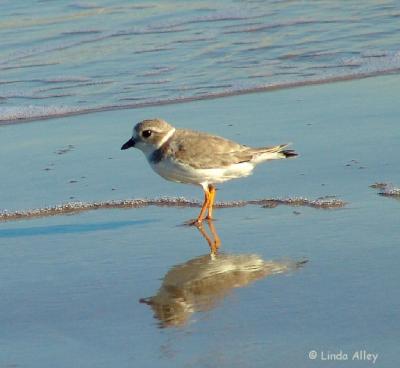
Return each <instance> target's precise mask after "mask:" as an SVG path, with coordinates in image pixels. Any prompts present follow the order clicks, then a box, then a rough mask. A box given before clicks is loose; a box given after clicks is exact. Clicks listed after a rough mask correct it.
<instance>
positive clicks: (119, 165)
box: [0, 76, 400, 368]
mask: <svg viewBox="0 0 400 368" xmlns="http://www.w3.org/2000/svg"><path fill="white" fill-rule="evenodd" d="M399 86H400V80H399V77H398V76H386V77H380V78H370V79H365V80H361V81H352V82H343V83H336V84H331V85H319V86H308V87H303V88H298V89H292V90H289V89H288V90H282V91H274V92H273V93H259V94H251V95H242V96H235V97H229V98H225V99H218V100H213V101H211V100H208V101H200V102H192V103H187V104H180V105H170V106H162V107H157V108H151V109H150V108H148V109H138V110H123V111H122V110H121V111H112V112H102V113H96V114H89V115H85V116H74V117H67V118H63V119H57V120H47V121H41V122H36V123H32V124H18V125H7V126H2V127H1V128H0V150H1V151H0V159H1V165H0V177H1V179H2V180H1V181H0V203H1V205H0V206H1V208H0V209H1V210H4V209H8V210H10V211H13V210H20V209H29V208H39V207H43V206H52V205H55V204H59V203H64V202H68V201H70V200H82V201H87V202H91V201H101V200H112V199H115V200H117V199H126V198H143V197H145V198H157V197H160V196H184V197H185V198H189V199H190V198H194V199H200V198H201V196H202V194H201V190H200V189H199V188H196V187H191V186H185V185H179V184H174V183H169V182H167V181H164V180H163V179H161V178H159V177H158V176H156V175H155V174H154V173H153V172H152V171H151V169H150V168H149V167H148V164H147V163H146V162H145V160H144V158H143V156H142V155H141V153H140V152H138V151H134V150H130V151H123V152H122V151H120V146H121V144H122V143H123V142H124V141H125V140H126V139H127V138H128V137H129V135H130V132H131V127H132V125H133V122H135V121H138V120H140V119H142V118H145V117H148V116H154V115H158V116H162V117H164V118H166V119H167V120H170V121H171V122H173V123H174V124H175V125H177V126H182V127H183V126H185V127H188V128H195V129H202V130H206V131H211V132H214V133H217V134H221V135H224V136H226V137H229V138H232V139H236V140H238V141H240V142H242V143H246V144H251V145H255V146H257V145H262V144H273V143H283V142H285V141H292V142H294V144H293V148H295V149H296V150H297V151H298V152H299V153H300V154H301V156H300V157H299V158H297V159H295V160H286V161H279V162H271V163H269V164H265V165H262V166H260V167H258V168H257V169H256V171H255V173H254V175H253V176H250V177H248V178H246V179H243V180H237V181H232V182H228V183H226V184H224V185H222V186H221V187H220V190H219V191H218V195H217V200H221V201H229V200H251V199H257V198H266V197H267V198H268V197H277V198H285V197H294V196H304V197H308V198H318V197H320V196H326V195H336V196H337V198H340V199H343V200H346V201H347V202H348V205H347V206H346V207H344V208H341V209H335V210H323V209H316V208H309V207H297V208H292V207H289V206H278V207H276V208H262V207H260V206H246V207H240V208H224V209H217V210H216V211H215V215H216V221H215V223H214V224H215V230H216V232H217V233H218V236H219V237H220V239H221V247H220V252H221V255H222V257H221V261H220V263H218V262H219V260H218V258H217V263H216V264H217V265H222V267H214V265H215V263H212V260H211V259H210V258H209V256H208V253H209V245H208V243H207V241H206V240H205V239H204V238H203V237H202V235H201V234H200V233H199V232H198V231H197V229H196V228H194V227H187V226H181V224H182V223H183V222H184V221H185V220H187V219H189V218H193V217H195V215H196V214H197V212H198V208H190V207H184V208H169V207H162V208H160V207H145V208H134V209H110V210H103V209H101V210H97V211H91V212H82V213H79V214H73V215H62V216H53V217H44V218H37V219H33V220H20V221H11V222H1V223H0V248H1V257H0V280H1V283H0V285H1V294H2V298H1V300H0V325H1V329H0V346H1V349H0V365H3V366H5V367H7V366H29V367H40V368H43V367H53V366H54V365H55V362H56V365H57V367H71V366H85V367H110V366H118V367H121V368H122V367H132V366H143V367H177V366H187V367H215V366H218V367H239V366H240V367H243V366H249V367H260V368H261V367H266V366H273V367H288V366H296V367H310V366H311V365H315V366H321V367H322V366H326V365H328V364H329V365H332V366H338V365H335V364H336V363H337V362H333V363H332V364H330V363H329V362H323V361H321V360H317V361H313V362H311V361H310V360H309V358H308V354H309V352H310V351H311V350H316V351H317V352H318V354H320V352H321V351H324V352H325V353H328V352H332V353H338V352H340V350H342V351H343V352H345V353H348V354H353V353H354V352H355V351H358V350H364V349H365V350H367V351H368V352H370V353H378V354H379V357H378V359H377V361H376V364H375V366H376V367H395V366H396V364H397V361H398V356H397V355H398V354H397V351H398V339H399V334H398V331H400V323H399V318H398V313H397V311H398V310H399V307H400V299H399V295H398V293H397V292H396V291H397V288H398V285H397V284H398V280H399V277H400V271H399V267H398V259H399V247H398V244H399V241H400V237H399V233H398V231H397V228H398V211H399V202H398V201H397V200H395V199H393V198H386V197H382V196H379V195H378V194H377V191H376V190H375V189H372V188H370V185H371V184H373V183H375V182H391V183H393V184H394V185H397V186H399V184H400V172H399V170H398V155H397V154H396V152H397V146H398V142H399V139H400V130H399V127H398V116H399V114H400V111H399V104H398V101H397V100H398V98H397V96H399V94H400V90H399ZM46 169H49V170H46ZM71 197H73V198H72V199H71ZM206 230H207V231H209V229H207V228H206ZM305 260H307V261H308V262H307V263H305V264H303V266H302V267H300V268H296V267H293V266H294V265H296V262H301V261H305ZM242 262H244V264H245V265H247V266H246V267H238V264H239V266H240V265H241V264H243V263H242ZM260 265H261V266H262V265H269V267H272V268H270V269H269V270H270V271H271V272H270V273H268V272H267V273H262V272H261V273H257V270H259V269H260ZM249 266H250V267H249ZM210 267H211V269H210ZM246 269H247V270H249V269H250V270H253V271H254V273H253V274H251V273H245V274H244V273H243V272H244V270H246ZM182 270H184V271H183V273H180V272H181V271H182ZM228 271H233V274H230V273H229V272H228ZM274 271H275V272H274ZM277 271H279V272H277ZM215 274H217V275H222V276H221V277H220V278H218V281H213V280H212V276H214V275H215ZM205 276H207V277H209V279H208V280H207V277H205ZM210 278H211V282H207V281H210ZM204 280H206V281H204ZM213 287H214V288H213ZM152 297H153V299H148V298H152ZM149 300H153V301H154V303H153V304H150V305H147V304H146V303H143V302H146V301H147V302H149ZM141 301H142V302H141ZM182 311H184V312H182ZM173 326H175V327H173ZM160 327H161V328H160ZM350 357H351V355H350ZM341 363H343V365H344V364H348V365H354V366H360V367H361V366H366V365H368V364H369V363H368V362H358V363H357V362H355V361H351V362H350V361H348V362H339V364H341ZM371 365H372V364H371Z"/></svg>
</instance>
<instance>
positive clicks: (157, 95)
mask: <svg viewBox="0 0 400 368" xmlns="http://www.w3.org/2000/svg"><path fill="white" fill-rule="evenodd" d="M0 6H1V12H0V45H1V47H0V121H2V122H10V121H15V120H26V119H35V118H40V117H49V116H60V115H68V114H71V113H81V112H88V111H93V110H108V109H112V108H121V107H137V106H146V105H153V104H160V103H170V102H177V101H185V100H191V99H195V100H196V99H202V98H210V97H213V96H224V95H229V94H236V93H244V92H249V91H254V90H263V89H269V88H281V87H288V86H289V87H290V86H293V85H297V84H311V83H320V82H329V81H333V80H337V79H351V78H360V77H365V76H370V75H376V74H383V73H388V72H398V71H399V69H400V46H399V36H398V35H399V32H400V22H399V19H400V2H398V1H396V0H392V1H379V2H376V1H374V0H365V1H358V0H349V1H345V2H336V1H310V2H304V1H273V0H269V1H264V0H263V1H246V2H240V1H234V0H224V1H218V2H216V1H203V0H202V1H178V0H175V1H141V2H138V1H135V2H132V1H127V0H125V1H121V0H120V1H112V0H99V1H90V2H79V1H66V0H62V1H56V2H53V1H43V0H28V1H13V0H3V1H1V4H0Z"/></svg>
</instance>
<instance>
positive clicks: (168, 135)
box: [157, 128, 175, 148]
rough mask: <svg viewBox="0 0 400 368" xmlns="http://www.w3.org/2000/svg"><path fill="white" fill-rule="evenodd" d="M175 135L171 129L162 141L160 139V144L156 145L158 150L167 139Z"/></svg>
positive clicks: (173, 129)
mask: <svg viewBox="0 0 400 368" xmlns="http://www.w3.org/2000/svg"><path fill="white" fill-rule="evenodd" d="M174 133H175V128H172V129H171V130H170V131H169V132H168V133H167V134H165V136H164V137H163V139H161V141H160V143H159V144H158V146H157V148H160V147H161V146H162V145H163V144H164V143H165V142H166V141H168V139H170V138H171V137H172V135H173V134H174Z"/></svg>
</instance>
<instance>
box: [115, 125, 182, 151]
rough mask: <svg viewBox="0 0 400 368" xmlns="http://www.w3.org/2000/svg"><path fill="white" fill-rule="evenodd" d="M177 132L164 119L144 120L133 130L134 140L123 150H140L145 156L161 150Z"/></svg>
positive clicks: (126, 143)
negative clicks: (132, 148) (133, 148)
mask: <svg viewBox="0 0 400 368" xmlns="http://www.w3.org/2000/svg"><path fill="white" fill-rule="evenodd" d="M174 132H175V128H174V127H173V126H171V125H169V124H168V123H167V122H166V121H164V120H162V119H149V120H143V121H141V122H140V123H138V124H136V125H135V127H134V128H133V134H132V138H131V139H129V140H128V141H127V142H125V143H124V144H123V146H122V147H121V150H126V149H128V148H131V147H135V148H138V149H140V150H141V151H142V152H143V153H144V154H145V155H149V154H151V153H153V152H154V150H156V149H158V148H160V147H161V146H162V145H163V144H164V143H165V142H166V141H167V140H168V139H169V138H170V137H171V136H172V135H173V134H174Z"/></svg>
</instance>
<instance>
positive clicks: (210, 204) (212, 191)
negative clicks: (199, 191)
mask: <svg viewBox="0 0 400 368" xmlns="http://www.w3.org/2000/svg"><path fill="white" fill-rule="evenodd" d="M208 190H209V193H210V196H209V201H208V206H207V208H208V215H207V217H206V219H207V220H212V219H213V217H212V211H213V205H214V200H215V194H216V192H217V190H216V188H215V187H214V185H212V184H210V185H209V186H208Z"/></svg>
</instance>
